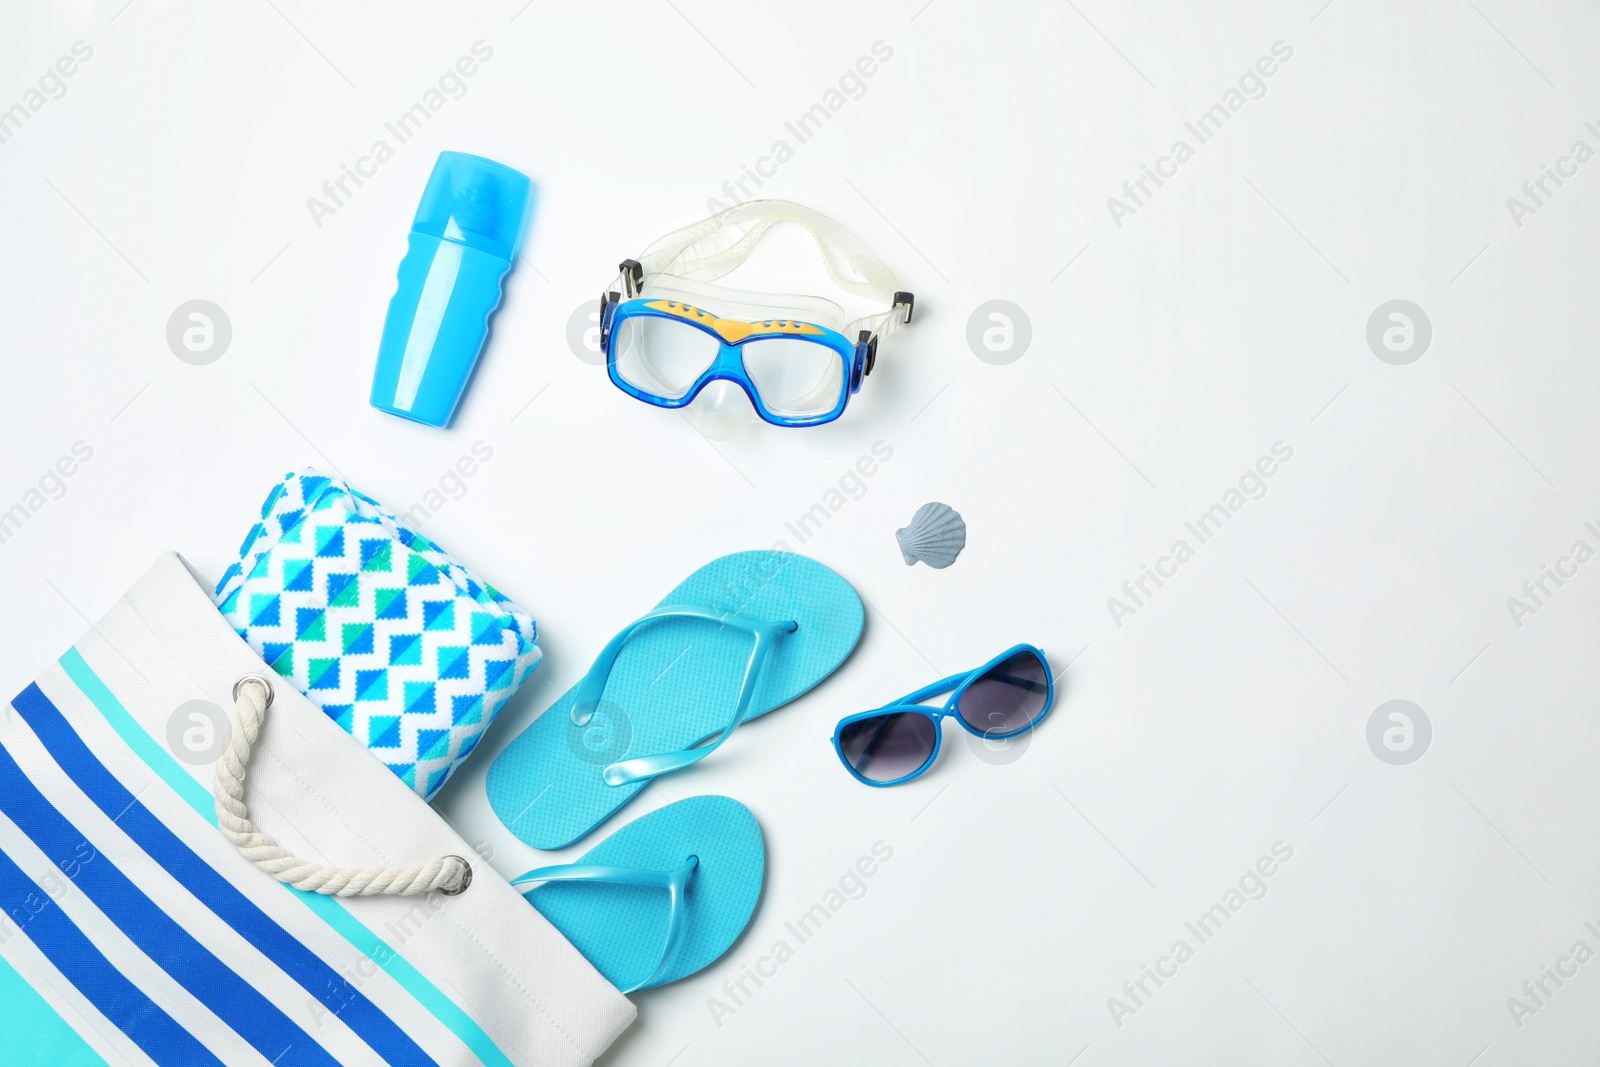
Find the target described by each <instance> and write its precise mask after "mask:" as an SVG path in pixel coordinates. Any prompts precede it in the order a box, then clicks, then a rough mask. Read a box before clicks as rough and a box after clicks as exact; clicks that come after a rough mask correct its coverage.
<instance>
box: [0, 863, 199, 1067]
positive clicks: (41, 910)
mask: <svg viewBox="0 0 1600 1067" xmlns="http://www.w3.org/2000/svg"><path fill="white" fill-rule="evenodd" d="M0 907H3V908H4V909H5V911H6V914H8V915H10V916H11V919H12V921H13V922H15V923H16V924H17V926H18V927H19V928H20V929H21V930H22V932H23V933H24V934H26V935H27V937H28V940H29V941H32V942H33V943H34V944H35V945H37V946H38V948H39V951H40V952H43V953H44V955H45V958H46V959H48V960H49V961H50V962H51V963H52V964H54V965H55V968H56V970H58V971H60V972H61V973H62V974H63V975H65V976H66V978H67V981H69V982H71V983H72V984H73V985H74V986H75V987H77V990H78V992H80V993H82V994H83V995H84V997H86V998H87V999H88V1001H89V1003H91V1004H93V1005H94V1006H95V1007H96V1008H97V1009H99V1011H100V1014H102V1015H104V1016H105V1017H106V1018H107V1019H110V1020H111V1021H112V1023H114V1024H115V1025H116V1027H117V1029H119V1030H121V1031H122V1032H123V1033H125V1034H127V1035H128V1037H129V1038H130V1039H131V1040H132V1041H133V1043H134V1044H136V1045H138V1046H139V1047H140V1048H141V1049H143V1050H144V1052H145V1055H147V1056H149V1057H150V1058H151V1059H153V1060H155V1061H156V1062H157V1063H161V1064H168V1063H170V1064H173V1065H174V1067H190V1065H192V1064H216V1065H217V1067H222V1061H221V1060H219V1059H217V1057H216V1056H214V1055H212V1054H211V1051H210V1050H209V1049H207V1048H206V1047H205V1046H204V1045H202V1044H201V1043H200V1042H199V1041H197V1040H195V1037H194V1035H193V1034H191V1033H189V1031H187V1030H185V1029H184V1028H183V1027H181V1026H179V1025H178V1024H177V1023H176V1022H174V1021H173V1018H172V1016H170V1015H168V1014H167V1013H166V1012H164V1011H162V1010H161V1009H160V1008H158V1007H156V1005H155V1003H154V1002H153V1001H152V1000H151V999H150V998H149V997H147V996H145V995H144V993H142V992H140V990H139V987H138V986H136V985H134V984H133V983H132V982H130V981H128V979H127V978H126V977H124V976H123V974H122V972H121V971H119V970H117V969H116V968H115V967H113V966H112V965H111V961H109V960H107V959H106V958H105V957H104V956H102V955H101V954H100V950H99V949H97V948H95V947H94V942H92V941H90V940H89V939H88V938H87V937H85V936H84V933H83V931H82V930H80V929H78V927H77V924H76V923H74V922H73V921H72V920H71V919H69V918H67V915H66V913H65V912H63V911H62V910H61V909H60V908H59V907H57V906H56V902H55V901H53V900H51V899H50V896H49V894H48V893H46V892H45V891H44V890H43V889H41V888H39V886H38V885H37V884H35V883H34V881H33V880H32V879H31V878H29V877H28V876H27V875H26V874H24V873H23V871H22V868H21V867H18V866H17V865H16V864H15V863H14V862H12V859H11V857H10V856H7V855H6V854H5V853H4V852H0Z"/></svg>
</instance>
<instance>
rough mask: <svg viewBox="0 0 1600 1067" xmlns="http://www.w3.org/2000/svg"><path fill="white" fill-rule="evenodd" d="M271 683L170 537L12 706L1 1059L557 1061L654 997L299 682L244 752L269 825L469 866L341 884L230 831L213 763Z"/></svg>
mask: <svg viewBox="0 0 1600 1067" xmlns="http://www.w3.org/2000/svg"><path fill="white" fill-rule="evenodd" d="M252 677H254V678H258V679H271V678H275V677H276V676H274V675H273V674H272V673H271V671H270V670H269V669H268V668H267V666H266V665H265V664H264V663H263V662H262V661H261V659H260V658H259V657H258V656H257V655H256V654H255V653H254V652H253V651H252V650H251V649H250V647H249V646H248V645H247V644H246V643H245V642H244V641H242V640H241V639H240V638H239V637H238V635H237V634H235V633H234V631H233V630H232V629H231V628H230V627H229V625H228V623H227V622H226V621H225V620H224V619H223V617H222V616H221V615H220V614H219V613H218V612H217V610H216V608H215V607H214V606H213V605H212V602H211V600H210V598H209V597H208V596H207V595H206V592H205V590H204V588H203V587H202V584H201V583H200V582H199V581H197V580H196V578H195V576H194V575H193V574H192V573H191V572H190V571H189V569H188V567H187V565H186V564H185V563H184V562H183V561H182V560H181V559H179V558H178V557H177V556H176V555H172V554H168V555H166V556H164V557H162V558H161V559H159V560H158V561H157V562H156V564H155V566H154V567H152V568H151V570H150V571H149V572H148V573H147V574H146V575H145V576H144V577H143V578H142V579H140V581H139V582H138V583H137V584H136V585H135V586H134V587H133V588H132V589H131V590H130V591H129V592H128V593H127V595H126V596H124V597H123V598H122V599H121V600H120V601H118V602H117V603H116V604H115V605H114V606H113V607H112V609H111V611H110V612H109V613H108V614H107V615H106V617H105V618H104V619H102V620H101V621H100V622H99V623H98V624H97V625H96V626H95V627H94V628H93V629H92V630H91V631H90V632H89V633H88V634H87V635H85V636H84V638H83V639H82V640H81V641H80V642H79V643H78V644H77V645H75V646H73V648H71V649H70V650H68V652H67V653H66V654H65V655H63V656H62V657H61V658H60V660H59V661H57V662H56V663H55V664H54V665H52V666H51V667H50V668H49V669H48V670H47V671H45V672H44V673H43V674H42V675H40V676H39V677H38V678H37V680H36V681H35V682H34V683H33V684H31V685H29V686H27V688H26V689H24V690H23V691H22V693H20V694H19V695H18V696H17V697H16V698H15V699H14V700H13V701H12V702H11V703H10V705H9V706H8V707H7V708H6V709H5V714H4V716H3V718H0V1063H3V1064H26V1065H40V1067H72V1065H77V1064H100V1063H108V1064H118V1065H120V1064H176V1065H182V1067H194V1065H205V1064H276V1065H280V1067H291V1065H292V1067H332V1065H335V1064H408V1065H410V1064H416V1065H439V1067H456V1065H480V1064H481V1065H485V1067H512V1065H516V1067H533V1065H541V1067H543V1065H566V1064H587V1063H590V1062H592V1061H593V1060H594V1059H595V1057H596V1056H598V1055H599V1054H600V1053H601V1052H603V1051H604V1050H605V1049H606V1048H607V1046H609V1045H610V1044H611V1042H612V1041H613V1040H614V1039H615V1038H616V1037H617V1035H618V1034H619V1033H621V1031H622V1030H623V1029H625V1028H626V1027H627V1026H628V1025H629V1024H630V1023H631V1022H632V1021H633V1018H634V1008H633V1005H632V1004H631V1003H630V1002H629V1001H628V1000H627V999H626V998H625V997H623V996H622V995H621V994H620V993H618V992H617V990H616V989H615V988H613V987H612V986H611V985H610V984H609V983H608V982H606V980H605V979H604V978H602V977H601V976H600V975H599V974H598V973H597V972H596V971H595V970H594V968H593V967H591V966H590V965H589V963H588V962H587V961H586V960H584V958H583V957H582V956H581V955H580V954H579V953H578V951H577V950H576V949H575V948H573V947H572V945H571V944H569V943H568V942H567V941H566V940H565V939H564V938H563V937H562V936H561V935H560V934H559V933H558V932H557V931H556V930H555V929H554V928H553V927H551V926H550V924H549V923H547V922H546V921H545V920H544V919H543V918H542V917H541V916H540V915H539V914H538V913H537V912H536V911H535V910H534V909H533V908H531V907H529V906H528V904H527V902H526V901H524V900H523V899H522V897H521V896H519V895H518V893H517V892H516V890H514V889H512V888H511V886H510V885H508V884H507V883H506V882H505V880H504V879H503V878H501V877H500V876H499V875H498V874H496V873H495V872H494V870H493V869H491V868H490V867H489V866H488V865H487V864H486V863H485V862H484V861H483V860H482V859H481V858H479V857H478V856H477V855H475V854H474V852H473V850H472V848H471V847H470V846H469V845H468V844H467V843H466V842H465V841H464V840H463V839H462V838H461V837H459V836H458V835H457V834H456V833H455V832H454V831H453V830H452V829H451V828H450V827H449V826H448V825H447V824H446V823H445V822H444V820H443V819H441V818H440V817H439V816H438V815H437V814H436V813H435V812H434V811H433V810H432V809H431V808H430V807H429V806H428V805H427V804H426V803H425V802H424V801H423V800H422V798H421V797H419V796H418V795H417V794H416V792H415V791H413V790H412V789H410V788H408V787H407V786H406V785H405V784H404V783H403V782H402V781H401V780H400V779H399V778H397V777H396V776H395V775H394V774H393V773H391V771H390V770H389V769H388V768H387V767H385V766H384V765H383V764H382V763H381V762H379V761H378V760H377V759H376V758H374V757H373V756H372V754H371V753H370V752H369V751H368V750H367V749H366V748H365V747H363V746H362V744H361V743H360V742H359V741H357V740H356V739H355V738H353V737H352V736H351V735H350V734H348V733H346V732H345V731H344V730H343V729H341V728H340V727H339V725H338V724H337V723H335V722H334V721H333V720H332V719H330V718H329V717H328V716H327V715H325V714H324V713H323V712H322V711H320V710H319V709H318V708H316V707H315V706H313V705H312V704H311V703H310V702H308V701H307V700H306V699H305V698H304V697H302V696H301V695H300V694H299V693H298V692H297V691H296V690H295V689H294V688H293V686H291V685H288V684H286V683H283V682H282V680H281V679H279V680H278V681H277V684H276V685H274V686H272V693H271V697H272V699H271V704H270V707H271V713H270V716H267V717H265V718H264V719H263V721H262V723H261V726H260V730H259V736H257V737H256V738H255V741H254V745H253V751H252V752H251V753H250V755H249V757H248V759H249V768H248V778H247V780H245V799H247V800H248V803H249V817H250V819H251V820H253V821H254V823H255V824H256V825H258V826H259V830H260V832H261V833H262V834H263V835H265V837H267V838H271V839H272V840H273V841H274V842H275V843H276V844H277V845H279V846H281V847H282V849H283V850H284V851H286V852H287V853H292V854H293V855H294V856H297V857H304V858H305V859H306V860H308V861H311V862H315V863H318V864H326V865H341V864H342V865H349V866H350V867H352V868H365V869H374V868H395V867H397V866H399V867H403V866H405V865H426V864H429V863H430V862H436V861H438V860H439V858H440V857H457V858H459V859H460V860H461V861H464V863H465V866H466V867H468V868H470V877H469V878H467V879H465V884H464V888H460V889H459V891H455V892H451V893H446V892H438V891H434V892H419V893H415V894H414V895H410V896H388V895H380V896H332V895H323V894H318V893H313V892H307V891H304V890H301V889H296V888H293V887H291V886H289V885H287V884H285V883H284V882H282V881H279V880H278V879H277V878H275V877H273V876H272V875H271V874H268V873H266V872H265V871H264V870H262V869H260V868H259V867H258V866H257V865H256V863H254V862H252V861H251V860H250V859H247V858H246V857H245V856H244V855H242V854H241V851H240V850H239V849H238V848H236V847H235V844H234V843H232V842H230V841H229V840H227V839H225V838H224V837H223V835H222V834H221V833H220V832H219V830H218V825H217V823H218V816H217V813H216V809H217V804H216V802H215V801H214V799H213V789H212V784H213V778H214V775H215V764H216V762H217V760H218V758H219V757H220V756H223V754H224V752H225V750H226V748H227V744H228V740H229V736H228V735H229V730H230V723H232V722H234V721H235V720H234V719H233V710H232V709H234V708H235V707H236V702H237V700H238V689H239V686H240V685H241V684H242V682H241V680H243V679H249V678H252ZM246 688H249V687H248V686H247V687H246ZM452 862H455V861H452Z"/></svg>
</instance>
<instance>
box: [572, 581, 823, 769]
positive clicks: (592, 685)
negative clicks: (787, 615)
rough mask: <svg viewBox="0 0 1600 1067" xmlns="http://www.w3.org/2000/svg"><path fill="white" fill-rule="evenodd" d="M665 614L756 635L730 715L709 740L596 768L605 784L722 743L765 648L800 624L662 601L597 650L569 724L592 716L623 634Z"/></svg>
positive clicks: (693, 757)
mask: <svg viewBox="0 0 1600 1067" xmlns="http://www.w3.org/2000/svg"><path fill="white" fill-rule="evenodd" d="M667 618H691V619H705V620H708V621H710V622H715V623H717V624H719V625H721V626H727V627H731V628H733V629H737V630H744V631H745V632H747V633H749V634H751V635H753V636H754V637H755V644H754V645H753V646H752V647H751V649H750V658H749V660H748V661H747V662H746V663H745V670H744V680H743V681H742V682H741V683H740V685H739V700H738V702H737V705H736V706H735V707H734V709H733V717H732V718H731V719H729V720H728V725H727V726H725V727H724V728H723V730H722V733H721V734H719V735H718V736H717V737H716V739H715V740H713V741H711V742H710V743H708V744H704V745H699V746H697V747H693V748H684V749H679V750H677V751H675V752H662V753H658V754H657V755H653V756H636V757H634V758H633V759H626V760H621V761H620V762H617V763H613V764H611V765H610V766H608V767H606V768H605V770H604V771H602V772H601V778H602V779H603V780H604V781H605V783H606V784H607V785H612V786H620V785H628V784H630V783H632V782H639V781H644V780H646V779H649V778H654V777H656V776H658V775H662V774H667V773H668V772H670V771H676V770H681V769H683V768H684V767H687V766H689V765H690V764H692V763H696V762H698V761H699V760H703V759H705V758H706V757H707V756H709V755H710V754H711V753H712V752H714V751H715V750H716V749H717V746H719V745H721V744H722V743H723V742H724V741H726V740H727V739H728V738H729V737H730V736H731V735H732V734H733V731H734V730H735V729H737V728H738V726H739V723H741V722H742V721H744V716H745V713H746V712H747V711H749V710H750V700H751V698H752V697H753V696H754V695H755V690H756V681H757V679H758V678H759V677H760V674H761V665H762V663H764V662H765V661H766V658H767V653H768V652H770V651H772V646H773V644H774V643H775V642H776V641H777V639H778V635H779V634H786V633H793V632H794V631H795V630H797V629H798V628H799V624H798V623H796V622H795V621H794V620H792V619H785V620H781V621H778V622H768V621H767V620H765V619H753V618H750V617H748V616H744V615H731V614H723V613H720V612H715V611H711V610H709V609H707V608H700V607H694V606H692V605H689V606H685V605H677V604H665V605H663V606H661V607H659V608H656V609H655V610H654V611H652V612H650V613H649V614H647V615H644V616H642V617H640V618H639V619H637V620H635V621H634V622H633V623H631V624H630V625H628V626H627V627H625V628H624V629H623V630H622V631H621V632H620V633H618V634H617V636H615V637H613V638H612V639H611V641H610V642H609V643H608V644H607V645H606V647H605V648H604V649H602V650H601V651H600V655H599V656H598V657H597V658H596V659H595V661H594V666H593V667H590V668H589V673H588V674H586V675H584V676H583V681H581V682H579V683H578V690H577V693H576V694H575V698H574V701H573V704H572V723H573V725H574V726H584V725H586V724H587V723H588V722H589V720H590V719H592V718H593V717H594V713H595V711H596V709H598V708H599V706H600V697H601V695H602V694H603V693H604V692H605V688H606V680H607V679H608V678H609V677H610V676H611V668H612V667H613V666H615V665H616V662H617V656H618V655H620V654H621V652H622V646H623V645H625V644H626V643H627V641H628V638H629V637H631V636H632V635H633V633H634V631H636V630H638V629H639V628H640V627H641V626H645V625H648V624H649V623H652V622H655V621H657V620H659V619H667Z"/></svg>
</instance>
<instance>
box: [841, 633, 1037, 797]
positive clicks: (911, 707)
mask: <svg viewBox="0 0 1600 1067" xmlns="http://www.w3.org/2000/svg"><path fill="white" fill-rule="evenodd" d="M1019 652H1031V653H1033V655H1034V656H1036V657H1038V660H1039V664H1040V665H1041V666H1042V667H1043V668H1044V677H1045V696H1044V707H1043V708H1041V709H1040V710H1039V714H1037V715H1035V716H1034V717H1033V719H1032V720H1031V721H1030V722H1028V724H1027V725H1025V726H1022V727H1019V728H1018V729H1015V730H1011V731H1009V732H1006V733H995V732H992V731H988V730H980V729H978V728H977V727H975V726H973V725H972V724H971V723H969V722H968V721H967V720H966V719H964V718H962V717H961V714H960V713H959V712H957V711H956V707H957V705H959V704H960V703H961V697H962V695H963V694H964V693H966V691H967V690H968V689H969V688H970V687H971V686H972V683H973V682H975V681H977V680H978V679H979V678H982V677H983V676H984V675H985V674H988V673H989V671H991V670H993V669H994V668H995V667H998V666H999V665H1000V664H1002V663H1004V662H1005V661H1006V660H1008V659H1010V658H1011V657H1012V656H1015V655H1016V654H1017V653H1019ZM944 693H949V694H950V696H949V698H948V699H947V700H946V701H945V702H944V706H943V707H930V706H929V705H927V704H922V703H919V702H920V701H923V700H929V699H931V698H933V697H936V696H940V695H941V694H944ZM1055 702H1056V684H1055V676H1054V674H1053V673H1052V672H1051V670H1050V661H1049V660H1048V659H1046V658H1045V654H1044V650H1042V649H1040V648H1036V647H1035V646H1033V645H1029V644H1020V645H1012V646H1011V647H1010V648H1008V649H1006V650H1005V651H1004V652H1002V653H1000V654H999V655H998V656H996V657H994V658H993V659H991V660H990V661H989V662H988V663H985V664H984V665H983V666H981V667H979V668H977V669H976V670H971V671H964V672H962V673H960V674H952V675H951V676H950V677H948V678H941V679H939V680H938V681H937V682H934V683H933V684H932V685H926V686H923V687H922V688H921V689H918V690H917V691H916V692H914V693H908V694H906V695H905V696H903V697H901V698H900V699H899V700H896V701H894V702H893V703H889V704H885V705H884V706H883V707H881V708H874V709H873V710H871V711H862V712H858V713H856V714H855V715H850V716H846V717H845V718H843V719H840V720H839V724H838V725H837V726H835V727H834V728H833V750H834V752H836V753H838V755H839V762H840V763H842V764H844V769H845V770H847V771H849V772H850V775H851V777H853V778H854V779H855V780H856V781H858V782H862V783H864V784H866V785H870V786H878V787H886V786H891V785H903V784H904V783H906V782H909V781H911V780H912V779H914V778H920V777H921V776H922V775H924V774H926V773H927V772H928V768H930V767H932V766H933V765H934V763H935V762H936V761H937V760H938V759H939V749H940V747H941V742H942V741H943V739H944V728H943V725H942V724H943V721H944V720H945V719H946V718H949V717H954V718H955V720H956V721H957V722H959V723H960V724H961V726H962V728H964V729H965V730H966V731H967V732H968V733H969V734H972V735H973V736H974V737H981V738H983V739H984V740H986V741H987V740H994V741H1003V740H1005V739H1006V738H1008V737H1016V736H1017V735H1019V734H1024V733H1027V732H1028V731H1029V730H1031V729H1033V728H1034V727H1035V726H1038V725H1039V724H1040V723H1041V722H1043V721H1044V718H1045V716H1046V715H1049V714H1050V709H1051V708H1053V707H1054V706H1055ZM895 712H911V713H914V714H917V715H924V716H926V717H928V718H929V719H932V720H933V728H934V733H933V751H932V752H931V753H929V755H928V758H927V760H925V761H924V762H923V764H922V766H920V767H918V768H917V769H916V770H914V771H912V772H911V773H910V774H906V775H902V776H901V777H899V778H895V779H893V780H891V781H887V782H875V781H873V780H872V779H870V778H866V777H863V776H862V775H861V774H860V773H859V772H857V771H856V769H855V768H854V767H852V766H851V765H850V761H849V760H848V759H846V758H845V754H844V745H843V744H842V743H841V740H840V735H841V734H842V733H843V732H844V729H845V727H847V726H849V725H850V724H851V723H856V722H860V721H861V720H863V719H871V718H876V717H878V716H881V715H890V714H893V713H895Z"/></svg>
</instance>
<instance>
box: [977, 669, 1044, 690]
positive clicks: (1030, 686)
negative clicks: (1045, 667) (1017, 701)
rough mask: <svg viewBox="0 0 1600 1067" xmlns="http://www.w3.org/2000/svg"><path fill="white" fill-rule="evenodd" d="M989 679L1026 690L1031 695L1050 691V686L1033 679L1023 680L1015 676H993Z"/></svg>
mask: <svg viewBox="0 0 1600 1067" xmlns="http://www.w3.org/2000/svg"><path fill="white" fill-rule="evenodd" d="M989 677H991V678H993V679H994V680H995V681H997V682H1004V683H1006V684H1007V685H1010V686H1015V687H1016V688H1018V689H1026V690H1027V691H1028V692H1030V693H1043V692H1045V691H1046V690H1048V689H1049V686H1048V685H1047V684H1045V683H1044V682H1036V681H1034V680H1033V679H1032V678H1021V677H1018V676H1017V675H1015V674H991V675H989Z"/></svg>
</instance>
